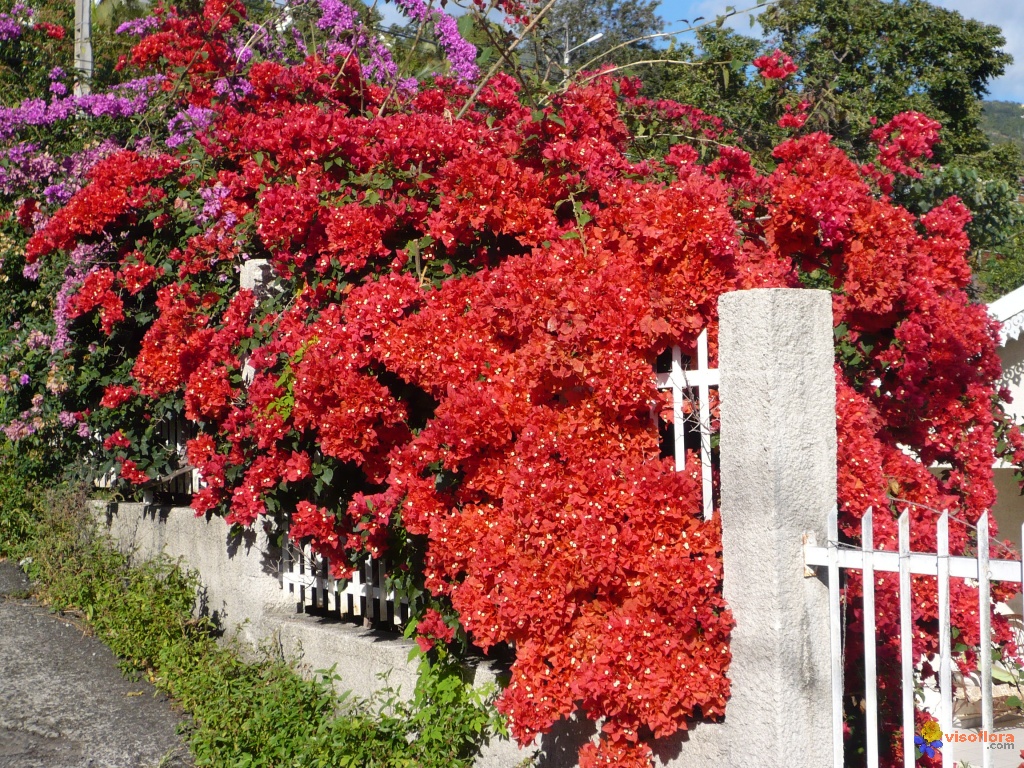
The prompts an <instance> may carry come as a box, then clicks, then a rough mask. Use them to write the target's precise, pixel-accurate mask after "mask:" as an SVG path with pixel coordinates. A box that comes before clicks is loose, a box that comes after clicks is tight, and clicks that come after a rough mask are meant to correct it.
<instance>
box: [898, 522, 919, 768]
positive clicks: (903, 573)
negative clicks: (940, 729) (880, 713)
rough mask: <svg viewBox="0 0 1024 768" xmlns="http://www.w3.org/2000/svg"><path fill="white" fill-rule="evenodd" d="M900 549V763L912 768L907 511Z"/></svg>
mask: <svg viewBox="0 0 1024 768" xmlns="http://www.w3.org/2000/svg"><path fill="white" fill-rule="evenodd" d="M899 548H900V571H899V573H900V666H901V667H902V677H903V685H902V691H901V693H902V699H903V760H904V763H905V764H906V765H908V766H911V768H913V765H914V762H915V756H914V727H913V726H914V682H913V681H914V635H913V627H912V623H913V622H912V618H913V617H912V615H911V601H912V600H913V595H912V594H911V589H910V511H909V510H907V509H904V510H903V514H902V515H900V519H899Z"/></svg>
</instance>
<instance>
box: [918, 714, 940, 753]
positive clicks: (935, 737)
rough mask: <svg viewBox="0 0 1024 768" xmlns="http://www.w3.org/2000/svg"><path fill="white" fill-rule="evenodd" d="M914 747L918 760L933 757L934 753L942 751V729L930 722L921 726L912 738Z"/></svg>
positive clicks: (932, 721)
mask: <svg viewBox="0 0 1024 768" xmlns="http://www.w3.org/2000/svg"><path fill="white" fill-rule="evenodd" d="M914 747H915V748H916V751H917V756H918V757H919V758H920V757H935V751H936V750H939V749H942V728H940V727H939V724H938V723H937V722H935V721H934V720H931V721H929V722H927V723H925V724H924V725H922V726H921V730H920V732H919V733H918V735H917V736H915V737H914Z"/></svg>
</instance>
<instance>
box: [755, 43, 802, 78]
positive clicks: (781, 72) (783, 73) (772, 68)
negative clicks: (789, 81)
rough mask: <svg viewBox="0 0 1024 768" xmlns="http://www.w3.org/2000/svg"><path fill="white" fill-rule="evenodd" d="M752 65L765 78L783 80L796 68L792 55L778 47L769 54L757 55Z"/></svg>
mask: <svg viewBox="0 0 1024 768" xmlns="http://www.w3.org/2000/svg"><path fill="white" fill-rule="evenodd" d="M753 65H754V66H755V67H757V70H758V72H759V73H760V75H761V77H763V78H764V79H765V80H785V79H786V78H787V77H789V76H790V75H792V74H793V73H794V72H796V70H797V66H796V64H795V63H794V62H793V59H792V57H791V56H789V54H786V53H783V52H782V51H780V50H779V49H778V48H776V49H775V50H774V51H773V52H772V53H770V54H766V55H764V56H758V57H757V58H756V59H754V61H753Z"/></svg>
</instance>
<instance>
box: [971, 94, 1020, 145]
mask: <svg viewBox="0 0 1024 768" xmlns="http://www.w3.org/2000/svg"><path fill="white" fill-rule="evenodd" d="M981 128H982V130H983V131H985V134H986V135H987V136H988V137H989V138H990V139H991V140H992V141H993V142H994V143H996V144H1002V143H1004V142H1007V141H1009V142H1012V143H1014V144H1016V145H1017V146H1018V147H1019V148H1020V149H1021V151H1022V152H1024V109H1021V105H1020V104H1018V103H1017V102H1016V101H986V102H984V108H983V117H982V121H981Z"/></svg>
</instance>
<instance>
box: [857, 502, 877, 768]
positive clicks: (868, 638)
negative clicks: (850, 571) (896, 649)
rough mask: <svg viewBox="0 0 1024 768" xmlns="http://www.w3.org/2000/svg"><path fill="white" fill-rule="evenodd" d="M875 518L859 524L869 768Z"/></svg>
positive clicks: (873, 719) (873, 756) (873, 731)
mask: <svg viewBox="0 0 1024 768" xmlns="http://www.w3.org/2000/svg"><path fill="white" fill-rule="evenodd" d="M873 520H874V517H873V515H872V511H871V507H868V509H867V512H865V513H864V517H863V518H862V519H861V521H860V536H861V549H862V550H863V552H864V621H863V624H864V715H865V717H866V723H867V740H868V743H867V752H868V768H878V674H877V669H876V666H877V665H876V658H875V657H876V651H877V641H876V640H875V568H874V563H873V558H872V556H871V555H872V551H873V550H874V546H875V545H874V541H875V538H874V527H873V525H872V523H873Z"/></svg>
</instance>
